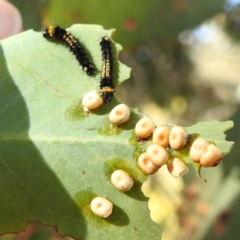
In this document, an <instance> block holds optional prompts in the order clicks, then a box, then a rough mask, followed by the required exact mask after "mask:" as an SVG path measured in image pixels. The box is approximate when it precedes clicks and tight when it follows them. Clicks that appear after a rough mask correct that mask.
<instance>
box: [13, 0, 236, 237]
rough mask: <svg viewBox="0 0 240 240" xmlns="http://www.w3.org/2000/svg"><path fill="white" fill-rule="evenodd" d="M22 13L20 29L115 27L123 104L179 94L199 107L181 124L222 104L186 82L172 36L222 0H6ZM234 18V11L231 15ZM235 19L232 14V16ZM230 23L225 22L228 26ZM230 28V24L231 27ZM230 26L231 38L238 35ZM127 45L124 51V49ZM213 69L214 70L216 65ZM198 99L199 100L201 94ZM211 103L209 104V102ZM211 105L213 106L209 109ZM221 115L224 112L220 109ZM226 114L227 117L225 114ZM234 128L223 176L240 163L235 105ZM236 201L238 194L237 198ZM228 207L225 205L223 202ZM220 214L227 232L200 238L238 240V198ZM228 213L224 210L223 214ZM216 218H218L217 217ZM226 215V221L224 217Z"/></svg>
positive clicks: (185, 66) (184, 63)
mask: <svg viewBox="0 0 240 240" xmlns="http://www.w3.org/2000/svg"><path fill="white" fill-rule="evenodd" d="M10 2H12V3H13V4H14V5H16V6H17V7H18V9H19V10H20V12H21V14H22V17H23V25H24V29H29V28H34V29H35V30H40V29H41V28H42V26H44V25H45V24H54V25H61V26H63V27H69V26H70V25H72V24H74V23H90V24H101V25H103V26H104V28H106V29H109V28H115V29H116V30H117V31H116V33H115V34H114V40H115V41H117V42H119V43H120V44H122V45H123V47H124V51H123V53H122V56H121V59H122V61H123V62H125V63H127V65H129V66H130V67H133V74H132V77H131V79H130V81H126V82H125V83H124V84H123V86H122V88H120V92H121V91H122V92H123V93H125V94H123V96H124V97H125V98H126V102H128V103H129V104H132V105H133V106H136V105H137V106H139V107H140V106H141V101H142V99H143V98H144V97H145V96H149V97H150V99H151V100H153V101H155V102H157V103H158V104H160V103H161V104H163V103H165V104H166V106H167V105H168V104H170V101H171V97H172V96H174V95H181V96H184V98H186V99H187V102H189V103H191V100H192V99H194V98H195V99H198V101H199V102H201V104H202V105H201V108H200V109H188V110H187V112H186V114H185V115H184V116H183V120H182V122H184V123H185V124H186V125H188V124H189V123H193V122H194V121H195V120H196V115H199V114H200V113H201V112H203V111H205V109H206V108H207V107H211V106H218V105H220V104H222V103H221V102H219V101H218V100H216V99H213V97H212V95H211V90H209V89H207V87H206V88H204V87H203V88H202V89H200V91H199V92H202V96H201V95H200V94H199V92H198V93H196V89H194V88H193V86H192V85H191V84H190V82H189V81H188V78H189V72H190V71H191V70H192V64H191V62H190V61H189V59H188V57H187V55H185V54H184V53H183V48H182V46H181V45H180V44H179V42H178V40H177V36H178V34H179V33H180V32H181V31H183V30H186V29H192V28H194V27H196V26H198V25H199V24H201V23H202V22H204V21H205V20H206V19H207V18H211V17H212V16H213V15H214V14H216V13H219V12H222V10H223V6H224V3H225V1H224V0H211V1H209V0H201V1H198V0H169V1H166V0H148V1H146V0H142V1H138V0H132V1H127V0H121V1H111V0H101V1H96V0H88V1H83V0H82V1H81V0H72V1H71V2H70V1H66V0H61V1H57V0H48V1H41V0H11V1H10ZM235 16H236V15H235ZM236 18H237V16H236ZM234 24H235V23H234V22H232V21H230V25H231V26H233V25H234ZM231 26H230V27H231ZM239 33H240V30H239V29H236V28H235V36H238V35H240V34H239ZM126 49H127V50H128V51H126ZM216 71H217V69H216ZM201 97H202V98H201ZM210 102H211V106H209V105H210ZM213 108H214V107H213ZM223 115H224V113H223ZM227 117H228V116H227ZM233 120H234V123H235V127H234V129H233V130H231V131H230V134H229V133H228V138H227V139H228V140H231V141H235V142H236V145H235V147H234V148H233V151H232V153H231V154H229V156H227V157H226V159H225V160H224V162H223V166H224V170H225V176H227V175H228V174H229V173H230V172H231V169H232V168H233V167H234V166H236V167H238V166H239V155H240V152H239V151H240V150H239V147H238V143H239V141H240V132H239V129H240V124H239V122H240V109H239V108H238V110H237V112H236V114H235V115H234V119H233ZM237 200H238V201H239V198H238V199H237ZM226 209H228V206H226ZM229 209H230V210H229V212H228V211H226V214H225V215H224V213H223V217H222V219H223V223H225V225H222V227H223V228H224V227H225V228H226V231H225V232H223V233H222V235H221V236H216V235H214V233H213V232H212V231H211V230H209V233H208V235H207V236H206V238H205V239H211V240H213V239H239V238H240V236H239V229H238V228H239V214H240V213H239V211H240V210H239V208H238V202H237V201H236V204H235V205H233V206H231V207H230V208H229ZM227 213H229V214H227ZM220 217H221V216H220ZM228 217H230V220H229V218H228Z"/></svg>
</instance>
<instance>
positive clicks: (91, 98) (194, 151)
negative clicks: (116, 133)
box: [82, 91, 223, 218]
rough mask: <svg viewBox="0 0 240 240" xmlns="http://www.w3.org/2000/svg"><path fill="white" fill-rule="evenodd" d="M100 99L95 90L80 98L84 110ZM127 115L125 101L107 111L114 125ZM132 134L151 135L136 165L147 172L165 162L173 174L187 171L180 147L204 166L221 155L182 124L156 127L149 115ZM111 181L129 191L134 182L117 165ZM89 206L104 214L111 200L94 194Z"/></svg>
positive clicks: (214, 147)
mask: <svg viewBox="0 0 240 240" xmlns="http://www.w3.org/2000/svg"><path fill="white" fill-rule="evenodd" d="M102 102H103V101H102V99H101V97H100V96H99V94H98V93H97V92H96V91H91V92H90V93H88V94H86V95H85V96H84V98H83V100H82V104H83V107H84V108H85V110H87V111H88V110H91V109H95V108H97V107H99V106H100V105H101V104H102ZM129 117H130V109H129V107H127V106H126V105H125V104H119V105H117V106H116V107H114V108H113V109H112V111H111V112H110V114H109V120H110V122H111V123H112V124H115V125H117V126H120V125H121V124H123V123H125V122H126V121H128V119H129ZM135 134H136V136H137V139H138V140H143V141H145V140H146V139H148V138H149V137H151V136H152V143H151V144H150V145H149V146H148V147H147V149H146V151H145V152H144V153H142V154H141V155H140V156H139V157H138V165H139V167H140V168H141V169H142V171H143V172H145V173H147V174H149V175H150V174H154V173H156V172H157V171H158V169H159V168H160V167H162V166H163V165H164V164H167V168H168V171H169V173H170V174H171V175H172V176H173V177H180V176H183V175H184V174H186V173H187V172H188V171H189V169H188V165H187V164H186V163H185V161H184V160H182V159H180V157H177V156H175V153H177V152H179V151H181V150H183V149H185V150H186V149H187V150H188V151H187V154H189V156H190V158H191V159H192V160H193V161H195V162H198V163H200V165H202V166H204V167H212V166H216V165H217V164H218V163H219V162H220V160H221V159H222V157H223V154H222V152H221V151H220V150H219V149H218V148H217V147H216V146H215V145H214V144H212V143H209V142H208V141H206V140H204V139H202V138H196V139H195V138H194V140H193V138H192V136H191V135H189V134H188V133H187V131H186V129H185V128H183V127H180V126H174V127H172V128H169V127H161V126H158V127H156V126H155V124H154V122H153V121H152V120H151V119H150V118H148V117H143V118H141V119H140V120H139V121H138V122H137V123H136V125H135ZM173 150H174V151H173ZM174 152H175V153H174ZM176 155H177V154H176ZM111 182H112V184H113V186H114V187H115V188H117V189H118V190H120V191H123V192H126V191H129V190H130V189H131V188H132V187H133V184H134V181H133V179H132V177H131V176H130V175H129V174H128V173H127V172H125V171H123V170H120V169H119V170H116V171H114V172H113V173H112V175H111ZM90 207H91V210H92V212H93V213H94V214H96V215H97V216H100V217H103V218H106V217H108V216H109V215H110V214H111V213H112V209H113V204H112V202H111V201H109V200H108V199H106V198H104V197H97V198H94V199H93V200H92V202H91V205H90Z"/></svg>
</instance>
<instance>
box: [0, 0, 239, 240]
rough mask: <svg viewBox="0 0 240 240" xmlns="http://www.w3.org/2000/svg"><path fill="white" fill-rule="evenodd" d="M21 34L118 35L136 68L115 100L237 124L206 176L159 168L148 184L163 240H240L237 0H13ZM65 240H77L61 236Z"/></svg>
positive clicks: (176, 118)
mask: <svg viewBox="0 0 240 240" xmlns="http://www.w3.org/2000/svg"><path fill="white" fill-rule="evenodd" d="M10 2H11V3H12V4H14V5H15V6H16V7H17V8H18V9H19V11H20V13H21V15H22V18H23V27H24V30H27V29H34V30H36V31H41V30H42V29H43V27H44V26H47V25H49V24H54V25H60V26H62V27H69V26H70V25H72V24H75V23H84V24H99V25H103V26H104V28H106V29H109V28H115V29H116V32H115V33H114V35H113V39H114V41H116V42H118V43H120V44H121V45H122V46H123V51H122V52H121V53H120V56H119V59H120V61H122V62H123V63H125V64H126V65H128V66H129V67H131V68H132V74H131V78H130V80H128V81H126V82H124V83H123V84H121V85H120V86H119V87H118V91H117V97H118V99H119V100H121V101H123V102H124V103H126V104H127V105H129V106H131V107H137V108H139V111H140V112H142V113H145V114H148V115H150V116H152V117H155V118H157V119H161V120H163V121H166V122H169V123H173V124H178V125H182V126H190V125H192V124H195V123H196V122H198V121H209V120H214V119H216V120H221V121H224V120H228V119H232V120H233V121H234V123H235V127H234V129H233V130H230V131H229V132H228V133H227V135H228V138H227V139H228V140H230V141H235V147H234V148H233V150H232V152H231V153H230V154H229V155H227V157H225V158H224V161H223V163H222V164H221V165H219V166H218V167H217V168H211V169H207V171H204V172H203V173H202V175H203V176H204V177H206V178H207V179H208V183H207V184H205V183H203V182H202V181H201V180H199V179H198V178H197V177H196V174H195V172H194V170H193V169H191V170H192V171H191V172H190V173H189V174H188V175H187V176H186V177H185V178H184V179H173V177H171V176H170V175H169V174H166V172H167V171H166V170H164V169H161V170H160V171H159V172H158V173H157V174H156V175H154V176H151V177H150V178H149V180H148V181H147V182H146V184H144V191H145V192H146V193H147V195H151V201H150V209H151V217H152V218H153V219H154V221H157V222H158V223H160V225H161V228H162V229H163V237H162V239H164V240H175V239H176V240H179V239H180V240H188V239H191V240H192V239H194V240H195V239H196V240H198V239H204V240H207V239H211V240H215V239H221V240H223V239H231V240H235V239H236V240H237V239H240V229H239V221H240V208H239V207H238V202H239V201H240V194H239V193H240V182H239V156H240V147H238V146H239V142H240V108H239V102H240V0H211V1H210V0H201V1H197V0H168V1H166V0H147V1H146V0H142V1H139V0H131V1H129V0H121V1H116V0H115V1H111V0H101V1H100V0H99V1H97V0H88V1H83V0H71V1H69V0H61V1H57V0H11V1H10ZM0 239H1V240H13V239H16V240H30V239H31V240H38V239H39V240H40V239H41V240H42V239H44V240H45V239H46V240H48V239H49V240H50V239H51V240H55V239H62V238H61V237H60V236H59V235H58V234H57V233H56V231H55V230H54V229H53V228H50V227H44V226H42V225H41V224H39V223H31V224H29V226H28V228H27V231H26V232H25V233H21V234H16V235H14V234H8V235H4V236H0ZM63 239H65V240H69V239H71V238H69V237H65V238H63Z"/></svg>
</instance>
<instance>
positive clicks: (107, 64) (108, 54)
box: [100, 37, 115, 103]
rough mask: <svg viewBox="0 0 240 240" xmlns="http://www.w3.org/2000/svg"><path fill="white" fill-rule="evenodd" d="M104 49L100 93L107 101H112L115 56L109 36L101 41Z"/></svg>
mask: <svg viewBox="0 0 240 240" xmlns="http://www.w3.org/2000/svg"><path fill="white" fill-rule="evenodd" d="M100 45H101V50H102V72H101V81H100V89H101V90H100V93H101V96H102V98H103V101H104V102H105V103H110V102H111V101H112V98H113V93H114V92H115V90H114V84H113V79H112V78H113V76H112V73H113V58H112V47H111V40H110V39H109V38H108V37H103V38H102V39H101V41H100Z"/></svg>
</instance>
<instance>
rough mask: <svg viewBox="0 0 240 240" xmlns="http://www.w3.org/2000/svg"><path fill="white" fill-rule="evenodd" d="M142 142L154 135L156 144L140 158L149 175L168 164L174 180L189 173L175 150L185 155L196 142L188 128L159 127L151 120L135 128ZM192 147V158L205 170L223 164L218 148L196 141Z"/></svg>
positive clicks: (205, 142) (190, 153) (139, 122)
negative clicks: (183, 152) (184, 152)
mask: <svg viewBox="0 0 240 240" xmlns="http://www.w3.org/2000/svg"><path fill="white" fill-rule="evenodd" d="M135 133H136V136H137V138H138V139H147V138H148V137H150V136H151V135H152V142H153V143H152V144H151V145H150V146H148V148H147V149H146V152H144V153H142V154H141V155H140V156H139V158H138V164H139V167H140V168H141V169H142V170H143V171H144V172H145V173H147V174H149V175H150V174H154V173H155V172H157V171H158V169H159V168H160V167H161V166H163V165H164V164H167V168H168V171H169V172H170V174H171V175H172V176H173V177H180V176H183V175H184V174H186V173H187V172H188V171H189V169H188V166H187V164H186V163H185V161H183V160H182V159H180V158H179V157H177V156H173V155H174V153H172V150H175V151H181V150H182V149H184V148H185V147H186V144H187V143H188V141H192V139H191V135H188V133H187V131H186V129H185V128H183V127H180V126H174V127H172V128H171V129H170V128H168V127H155V124H154V122H153V121H152V120H151V119H149V118H148V117H144V118H142V119H140V120H139V121H138V122H137V124H136V126H135ZM187 145H188V148H189V147H190V151H189V156H190V158H191V159H192V160H193V161H195V162H198V163H200V165H201V166H204V167H213V166H216V165H218V164H219V162H220V161H221V159H222V157H223V154H222V152H221V151H220V150H219V148H217V147H216V146H215V145H214V144H212V143H209V142H208V141H206V140H205V139H203V138H197V139H195V140H194V141H193V142H192V143H191V145H190V146H189V144H187Z"/></svg>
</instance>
